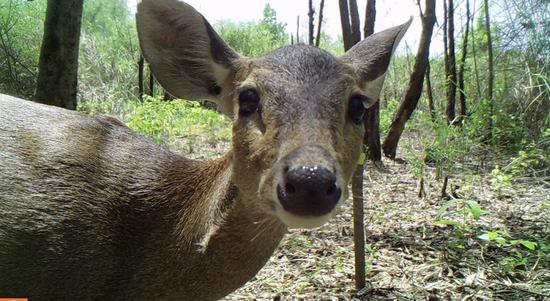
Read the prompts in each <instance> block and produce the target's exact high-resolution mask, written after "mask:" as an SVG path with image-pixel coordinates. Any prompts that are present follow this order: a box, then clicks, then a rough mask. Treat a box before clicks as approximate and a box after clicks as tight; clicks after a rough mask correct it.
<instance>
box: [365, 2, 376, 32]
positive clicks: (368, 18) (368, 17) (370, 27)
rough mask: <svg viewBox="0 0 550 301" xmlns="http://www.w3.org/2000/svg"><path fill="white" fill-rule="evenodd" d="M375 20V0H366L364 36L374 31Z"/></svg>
mask: <svg viewBox="0 0 550 301" xmlns="http://www.w3.org/2000/svg"><path fill="white" fill-rule="evenodd" d="M375 22H376V0H367V8H366V9H365V28H364V30H363V31H364V32H365V38H366V37H368V36H370V35H372V34H373V33H374V23H375Z"/></svg>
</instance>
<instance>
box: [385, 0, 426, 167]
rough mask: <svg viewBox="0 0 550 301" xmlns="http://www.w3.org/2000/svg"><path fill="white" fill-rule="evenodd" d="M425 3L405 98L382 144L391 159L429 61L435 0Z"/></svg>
mask: <svg viewBox="0 0 550 301" xmlns="http://www.w3.org/2000/svg"><path fill="white" fill-rule="evenodd" d="M425 3H426V8H425V10H426V11H425V12H424V15H423V17H422V33H421V35H420V43H419V46H418V52H417V54H416V58H415V63H414V67H413V73H412V75H411V79H410V81H409V86H408V88H407V92H406V93H405V98H404V99H403V102H402V103H401V105H400V106H399V109H398V110H397V113H396V114H395V118H394V120H393V122H392V124H391V127H390V131H389V132H388V135H387V136H386V139H385V140H384V144H383V145H382V149H383V150H384V154H385V155H386V156H387V157H389V158H392V159H395V155H396V152H397V144H398V143H399V139H400V138H401V134H402V133H403V129H404V128H405V124H406V122H407V121H408V120H409V118H410V117H411V115H412V113H413V111H414V110H415V109H416V106H417V104H418V100H419V99H420V95H421V94H422V88H423V86H424V76H425V74H426V69H427V67H428V63H429V58H430V43H431V38H432V33H433V28H434V24H435V0H426V2H425Z"/></svg>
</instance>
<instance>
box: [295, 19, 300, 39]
mask: <svg viewBox="0 0 550 301" xmlns="http://www.w3.org/2000/svg"><path fill="white" fill-rule="evenodd" d="M296 44H300V16H297V17H296Z"/></svg>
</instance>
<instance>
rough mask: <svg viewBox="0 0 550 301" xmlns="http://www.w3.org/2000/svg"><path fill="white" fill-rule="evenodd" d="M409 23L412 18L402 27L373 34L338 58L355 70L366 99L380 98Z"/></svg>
mask: <svg viewBox="0 0 550 301" xmlns="http://www.w3.org/2000/svg"><path fill="white" fill-rule="evenodd" d="M411 23H412V17H411V19H409V21H407V22H406V23H404V24H402V25H399V26H395V27H392V28H389V29H386V30H384V31H381V32H378V33H376V34H373V35H371V36H369V37H367V38H366V39H364V40H363V41H361V42H359V43H357V44H356V45H355V46H353V47H352V48H351V49H350V50H348V51H347V52H346V53H345V54H344V55H343V56H342V57H341V58H340V59H341V60H342V61H343V62H344V63H346V64H348V65H350V66H351V67H352V68H353V69H355V72H356V74H357V76H358V82H359V84H360V86H361V88H362V89H363V92H364V93H365V94H366V95H367V96H368V98H370V99H378V97H379V96H380V91H381V90H382V85H383V84H384V79H385V78H386V71H387V70H388V66H389V65H390V61H391V58H392V55H393V53H394V52H395V49H396V48H397V46H398V45H399V42H400V41H401V39H402V38H403V36H404V35H405V33H406V32H407V29H409V26H410V25H411Z"/></svg>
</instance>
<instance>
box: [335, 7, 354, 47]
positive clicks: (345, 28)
mask: <svg viewBox="0 0 550 301" xmlns="http://www.w3.org/2000/svg"><path fill="white" fill-rule="evenodd" d="M338 5H339V6H340V23H341V24H342V38H343V39H344V50H345V51H348V50H349V49H350V48H351V46H353V43H352V36H351V25H350V20H349V8H348V1H347V0H338Z"/></svg>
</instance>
